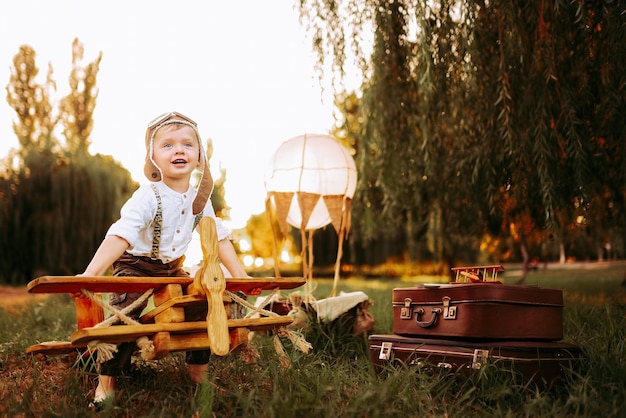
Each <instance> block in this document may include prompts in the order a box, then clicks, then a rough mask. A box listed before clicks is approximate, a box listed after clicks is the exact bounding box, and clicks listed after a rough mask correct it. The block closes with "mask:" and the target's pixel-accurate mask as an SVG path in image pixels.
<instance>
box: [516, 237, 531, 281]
mask: <svg viewBox="0 0 626 418" xmlns="http://www.w3.org/2000/svg"><path fill="white" fill-rule="evenodd" d="M519 249H520V252H521V253H522V275H521V276H520V278H519V279H517V281H516V282H515V283H516V284H522V283H524V280H526V276H527V275H528V250H527V249H526V244H525V243H524V240H523V239H522V237H520V244H519Z"/></svg>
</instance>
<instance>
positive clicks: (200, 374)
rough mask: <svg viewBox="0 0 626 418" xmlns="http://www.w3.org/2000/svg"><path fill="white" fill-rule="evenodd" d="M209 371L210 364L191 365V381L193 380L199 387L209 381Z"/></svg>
mask: <svg viewBox="0 0 626 418" xmlns="http://www.w3.org/2000/svg"><path fill="white" fill-rule="evenodd" d="M208 369H209V365H208V364H190V365H189V376H191V380H193V382H194V383H195V384H196V385H199V384H200V383H202V382H206V381H207V375H206V372H207V370H208Z"/></svg>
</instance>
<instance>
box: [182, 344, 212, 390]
mask: <svg viewBox="0 0 626 418" xmlns="http://www.w3.org/2000/svg"><path fill="white" fill-rule="evenodd" d="M210 358H211V350H200V351H187V353H185V360H186V362H187V364H188V365H189V376H190V377H191V380H193V382H194V383H195V384H200V383H202V382H206V381H207V374H206V372H207V370H208V369H209V360H210Z"/></svg>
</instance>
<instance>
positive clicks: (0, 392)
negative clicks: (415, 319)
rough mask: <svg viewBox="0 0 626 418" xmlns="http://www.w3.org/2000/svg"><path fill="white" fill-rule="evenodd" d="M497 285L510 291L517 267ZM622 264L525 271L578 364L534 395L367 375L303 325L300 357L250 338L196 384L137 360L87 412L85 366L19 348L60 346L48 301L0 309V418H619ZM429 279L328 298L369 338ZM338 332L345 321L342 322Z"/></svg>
mask: <svg viewBox="0 0 626 418" xmlns="http://www.w3.org/2000/svg"><path fill="white" fill-rule="evenodd" d="M505 268H506V270H505V274H504V275H502V277H501V278H502V280H503V281H504V282H505V283H513V282H514V281H515V280H516V279H517V277H518V276H517V274H516V269H517V266H506V265H505ZM625 268H626V263H623V262H622V263H611V264H609V263H606V264H605V265H600V264H598V263H596V264H594V265H579V266H572V265H566V266H558V265H550V266H549V268H548V269H547V270H542V269H540V270H539V271H537V272H532V273H531V274H530V275H529V276H528V278H527V282H526V284H527V285H538V286H541V287H551V288H559V289H563V291H564V296H565V309H564V333H565V338H564V339H565V340H567V341H570V342H575V343H577V344H579V345H581V346H582V347H583V348H584V350H585V360H584V361H583V364H582V365H581V367H580V369H579V370H577V371H575V372H573V373H570V374H568V375H567V378H568V381H567V384H566V385H564V386H559V387H557V388H555V389H554V390H552V391H537V390H535V389H534V388H532V387H530V386H526V385H525V384H524V382H522V381H520V380H519V376H516V375H514V374H512V373H511V372H510V371H508V370H498V369H497V367H494V368H486V369H485V370H484V371H481V372H480V373H476V374H475V375H472V376H470V377H469V378H467V377H462V376H459V375H454V374H450V373H445V372H440V373H434V374H433V373H425V372H422V371H419V370H416V369H413V368H409V367H398V368H393V369H391V368H390V369H389V370H385V371H384V373H377V372H376V370H375V369H374V368H373V367H372V364H371V362H370V360H369V353H368V346H367V340H366V338H364V337H362V336H358V337H355V336H352V335H351V334H350V332H349V330H348V329H347V327H346V325H345V324H343V325H342V324H339V323H332V324H318V323H316V322H313V323H312V324H311V326H310V327H309V329H308V331H307V333H306V339H307V340H308V341H309V342H311V343H312V344H313V347H314V349H313V351H312V352H311V353H309V354H306V355H305V354H302V353H301V352H299V351H297V350H295V348H294V347H293V346H292V345H291V344H290V343H289V342H288V341H286V340H282V341H283V347H284V349H285V351H286V353H287V354H288V355H289V357H290V366H289V367H283V366H281V363H280V361H279V358H278V355H277V352H276V349H275V346H274V343H275V341H274V337H273V336H271V335H265V336H263V335H260V336H257V337H255V339H254V340H253V346H254V347H255V348H256V349H257V350H258V352H259V354H260V357H259V359H258V360H257V362H256V363H254V364H248V363H245V362H244V361H242V359H241V358H240V357H239V356H238V355H229V356H227V357H215V358H214V359H213V361H212V362H211V366H210V382H209V384H207V385H203V386H201V387H199V388H196V387H195V386H194V385H193V384H192V383H191V381H190V380H189V378H188V377H187V376H186V374H185V373H184V368H185V365H184V361H183V358H182V355H181V353H173V354H170V355H169V356H168V357H167V358H166V359H163V360H160V361H156V362H146V361H141V360H139V361H138V362H137V363H136V364H135V366H134V367H133V369H132V373H131V374H130V375H129V376H127V377H125V378H123V379H121V381H120V383H119V387H118V388H119V390H118V395H117V398H116V401H115V403H114V404H112V405H109V407H108V409H106V410H104V411H102V412H98V413H96V412H94V411H91V410H90V409H88V403H89V400H90V399H89V396H90V395H91V393H92V391H93V388H94V387H95V374H94V370H93V368H92V363H90V361H89V359H84V360H76V359H70V358H69V357H52V358H48V359H47V360H42V359H37V358H35V357H31V356H28V355H26V354H25V349H26V347H28V346H29V345H31V344H34V343H35V342H39V341H51V340H64V339H67V338H68V337H69V334H70V333H71V332H72V331H73V329H74V327H75V320H74V316H73V315H74V310H73V305H72V301H71V299H70V298H69V297H68V296H65V295H52V296H50V297H49V298H48V299H46V300H45V301H43V302H37V303H35V304H32V305H30V306H29V307H28V308H27V309H25V310H24V311H23V312H22V314H21V315H11V314H8V313H5V312H0V416H2V417H5V416H6V417H9V416H10V417H13V416H24V417H28V416H36V417H48V416H50V417H52V416H60V417H71V416H76V417H79V416H80V417H83V416H112V417H139V416H143V417H192V416H218V417H231V416H233V417H234V416H238V417H300V416H307V417H308V416H310V417H339V416H341V417H383V416H384V417H414V416H427V417H431V416H436V417H440V416H441V417H443V416H449V417H466V416H473V417H490V416H494V417H501V416H510V417H518V416H519V417H526V416H532V417H536V416H538V417H575V416H580V417H603V418H604V417H621V416H624V412H625V411H626V391H625V390H624V388H625V387H626V287H623V286H622V285H621V282H622V280H623V277H624V270H625ZM437 280H443V279H441V278H436V277H415V278H405V279H402V280H400V279H393V280H391V279H376V280H375V279H357V278H351V279H342V281H341V283H340V288H339V290H340V291H346V292H350V291H354V290H360V291H363V292H365V293H366V294H367V295H368V296H369V297H370V299H371V300H372V301H373V303H374V304H373V306H372V307H371V308H370V311H371V312H372V313H373V314H374V316H375V318H376V325H375V328H374V333H377V334H381V333H390V332H391V329H392V319H391V292H392V289H393V288H394V287H409V286H412V285H417V284H418V283H420V282H433V281H437ZM314 286H315V288H316V290H315V292H314V295H315V297H317V298H324V297H327V296H328V294H329V292H330V289H331V288H332V281H331V280H316V281H315V282H314ZM348 325H349V324H348Z"/></svg>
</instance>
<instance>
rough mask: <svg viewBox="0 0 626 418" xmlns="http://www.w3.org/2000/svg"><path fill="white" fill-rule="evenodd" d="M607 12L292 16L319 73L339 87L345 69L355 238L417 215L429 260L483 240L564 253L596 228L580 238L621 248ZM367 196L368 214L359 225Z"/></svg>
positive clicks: (397, 9) (592, 7) (616, 46)
mask: <svg viewBox="0 0 626 418" xmlns="http://www.w3.org/2000/svg"><path fill="white" fill-rule="evenodd" d="M617 3H619V2H584V3H581V2H564V1H558V0H555V1H552V2H550V1H548V0H544V1H538V2H522V3H519V2H513V1H504V0H503V1H498V0H496V1H489V2H486V1H470V0H454V1H450V0H442V1H439V2H426V1H411V0H398V1H390V0H387V1H382V0H366V1H356V0H345V1H339V2H330V1H315V2H313V1H301V2H300V10H301V16H302V19H303V20H304V21H305V22H306V23H307V25H308V27H309V29H310V31H311V32H310V33H311V34H312V35H313V47H314V49H315V50H316V51H317V52H318V60H319V68H320V69H325V70H326V72H327V73H326V75H327V74H328V71H329V70H330V72H331V73H332V76H333V77H336V80H342V79H343V78H344V77H345V73H344V69H345V68H347V64H348V63H349V61H350V60H349V59H348V57H350V56H352V57H354V58H355V59H354V60H353V64H356V66H357V68H359V70H360V74H361V76H362V79H363V85H362V89H361V93H362V107H361V110H362V112H363V113H362V115H363V116H362V118H363V120H364V121H365V122H364V125H363V129H362V130H361V132H360V135H359V139H358V140H359V152H358V154H357V164H358V165H359V169H360V170H361V172H360V174H361V173H362V172H363V171H365V172H366V173H367V174H366V176H360V177H359V182H360V184H359V186H358V188H357V195H356V196H355V202H354V205H353V210H356V208H357V204H358V203H360V204H361V205H362V206H363V207H365V209H361V210H363V211H364V214H363V215H362V214H359V213H358V212H356V213H355V212H353V215H356V216H354V217H355V218H357V217H360V220H357V219H355V228H357V229H360V231H361V232H363V233H364V234H365V235H366V236H367V234H368V233H369V231H371V230H372V228H373V227H375V228H376V230H377V231H379V232H381V233H385V232H386V231H387V228H386V227H385V226H386V225H393V226H397V225H398V221H400V222H406V220H407V219H408V218H407V217H406V216H402V215H403V214H409V213H410V214H413V215H415V214H417V215H418V217H419V219H417V220H416V221H415V222H414V223H413V224H416V225H419V224H420V222H427V223H428V225H429V231H430V234H428V235H427V236H430V237H439V244H438V245H439V248H441V250H440V251H441V253H442V255H444V256H446V255H450V254H454V253H456V252H457V251H458V248H459V247H460V246H461V245H463V244H465V245H474V244H476V243H477V241H476V240H474V241H471V240H467V239H463V237H480V236H481V234H482V233H484V232H491V233H495V234H500V235H514V236H515V238H516V239H517V241H518V243H519V244H520V249H521V253H522V254H524V252H525V246H524V243H525V240H524V235H525V234H528V231H529V230H540V231H550V232H551V234H552V236H554V237H556V238H557V241H559V240H560V241H563V239H564V234H563V232H564V231H568V230H572V229H576V228H580V225H578V224H577V222H580V220H581V219H584V220H586V221H587V223H589V222H590V221H591V220H592V219H598V216H597V215H595V214H598V213H603V214H607V215H609V218H608V220H606V222H604V223H603V225H599V224H598V225H594V226H593V228H594V232H595V233H601V231H607V230H610V231H616V230H617V231H620V232H621V236H623V235H624V234H623V232H624V225H625V222H624V218H623V215H620V214H623V213H624V211H623V210H621V209H622V208H624V193H625V190H624V185H625V184H626V182H625V181H624V180H625V179H626V177H625V175H624V152H625V151H624V149H625V148H624V147H623V146H620V144H621V143H623V139H624V138H623V135H624V134H623V132H624V118H623V114H624V110H626V109H625V106H626V101H625V92H624V89H625V88H626V87H625V86H626V82H625V81H626V80H625V72H624V71H623V68H625V67H624V64H626V62H625V58H624V55H625V54H624V48H623V46H622V44H623V39H624V38H625V30H626V28H625V25H624V18H623V16H624V6H623V5H620V4H617ZM371 33H373V34H374V37H373V39H372V38H368V34H371ZM368 40H369V41H370V42H368ZM409 46H410V47H409ZM329 62H330V65H329V64H328V63H329ZM399 64H400V65H399ZM403 71H404V72H403ZM387 75H391V77H387V78H385V77H386V76H387ZM333 86H334V87H335V88H336V89H337V90H338V91H339V90H340V89H341V82H335V83H334V84H333ZM396 88H397V90H396ZM364 150H367V152H365V151H364ZM372 190H378V191H380V192H381V193H382V198H381V199H379V200H380V201H381V202H382V203H381V204H382V206H383V207H382V210H381V211H380V213H376V214H375V216H373V217H371V219H369V218H368V216H367V207H368V205H369V204H370V203H371V202H370V201H368V198H367V196H368V193H370V194H371V191H372ZM407 195H409V196H407ZM600 197H602V198H600ZM609 207H611V208H619V210H613V211H609V210H608V209H609ZM602 218H603V219H606V218H604V216H603V217H602ZM577 220H578V221H577ZM407 232H408V233H409V234H410V233H414V232H415V231H412V230H411V229H407ZM605 233H606V232H605ZM418 237H419V235H418ZM433 250H435V251H437V250H436V246H433Z"/></svg>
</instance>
